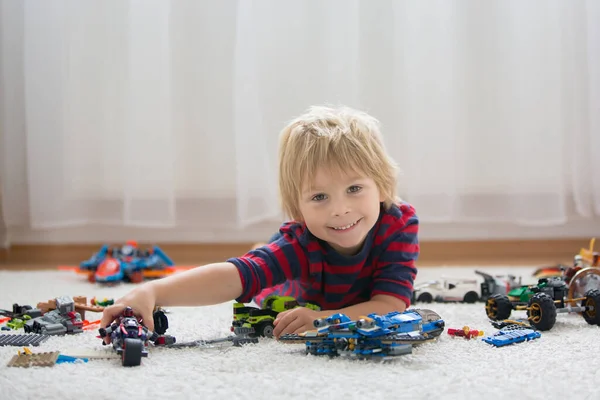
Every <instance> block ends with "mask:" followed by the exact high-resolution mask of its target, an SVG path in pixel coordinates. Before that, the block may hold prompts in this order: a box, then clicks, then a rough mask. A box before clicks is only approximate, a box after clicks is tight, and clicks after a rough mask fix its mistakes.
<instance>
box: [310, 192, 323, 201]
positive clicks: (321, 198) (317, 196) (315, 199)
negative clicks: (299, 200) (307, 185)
mask: <svg viewBox="0 0 600 400" xmlns="http://www.w3.org/2000/svg"><path fill="white" fill-rule="evenodd" d="M311 200H312V201H323V200H325V195H324V194H322V193H319V194H317V195H315V196H313V198H312V199H311Z"/></svg>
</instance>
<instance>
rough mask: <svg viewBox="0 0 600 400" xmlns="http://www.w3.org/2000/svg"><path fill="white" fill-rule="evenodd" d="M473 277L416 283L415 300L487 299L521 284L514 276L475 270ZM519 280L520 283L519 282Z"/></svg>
mask: <svg viewBox="0 0 600 400" xmlns="http://www.w3.org/2000/svg"><path fill="white" fill-rule="evenodd" d="M475 273H476V274H477V275H476V276H475V277H473V278H441V279H439V280H433V281H428V282H424V283H422V284H418V285H415V288H414V291H413V302H421V303H431V302H432V301H437V302H453V301H456V302H465V303H475V302H477V301H487V299H488V297H490V296H491V295H494V294H507V293H508V292H509V291H510V290H511V289H512V288H513V287H515V286H517V285H518V284H520V281H521V279H519V280H518V281H517V279H516V278H515V277H514V276H511V275H507V276H506V277H503V276H502V277H501V276H496V277H494V276H492V275H490V274H487V273H485V272H481V271H475ZM517 282H518V283H517Z"/></svg>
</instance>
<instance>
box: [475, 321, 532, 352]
mask: <svg viewBox="0 0 600 400" xmlns="http://www.w3.org/2000/svg"><path fill="white" fill-rule="evenodd" d="M517 327H518V328H517V329H502V330H500V331H498V332H497V333H495V334H494V335H492V336H487V337H484V338H483V339H481V340H483V341H484V342H486V343H488V344H491V345H492V346H495V347H503V346H508V345H511V344H515V343H522V342H526V341H529V340H535V339H539V338H540V337H541V336H542V335H541V333H540V332H538V331H535V330H533V329H527V328H523V327H521V326H518V325H517Z"/></svg>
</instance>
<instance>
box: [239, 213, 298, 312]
mask: <svg viewBox="0 0 600 400" xmlns="http://www.w3.org/2000/svg"><path fill="white" fill-rule="evenodd" d="M303 233H304V228H303V227H302V225H300V224H297V223H286V224H284V225H283V226H282V227H281V229H280V235H278V237H276V238H274V239H275V240H274V241H272V242H271V243H269V244H267V245H265V246H263V247H259V248H258V249H255V250H252V251H250V252H248V253H246V254H245V255H244V256H242V257H236V258H230V259H228V260H227V262H230V263H232V264H234V265H235V266H236V267H237V269H238V271H239V273H240V279H241V281H242V288H243V291H242V294H241V296H240V297H239V298H237V299H236V301H239V302H244V303H245V302H249V301H250V300H251V299H252V298H253V297H254V296H256V295H257V294H258V293H260V292H261V291H262V290H263V289H265V288H269V287H272V286H275V285H278V284H280V283H283V282H285V281H286V280H293V279H299V278H300V277H301V276H302V275H303V273H304V274H306V273H307V268H306V267H307V266H308V260H307V258H306V252H305V250H304V249H303V247H302V245H301V244H300V237H301V235H302V234H303Z"/></svg>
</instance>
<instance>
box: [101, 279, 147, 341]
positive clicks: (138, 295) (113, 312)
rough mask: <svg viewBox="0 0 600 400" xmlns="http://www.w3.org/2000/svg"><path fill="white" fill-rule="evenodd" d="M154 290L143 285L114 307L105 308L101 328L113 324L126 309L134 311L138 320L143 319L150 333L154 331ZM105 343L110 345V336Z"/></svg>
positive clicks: (118, 301)
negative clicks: (129, 308)
mask: <svg viewBox="0 0 600 400" xmlns="http://www.w3.org/2000/svg"><path fill="white" fill-rule="evenodd" d="M155 299H156V295H155V294H154V289H153V287H152V286H151V285H150V284H147V283H145V284H142V285H140V286H138V287H137V288H135V289H133V290H132V291H131V292H129V293H127V294H126V295H125V296H123V297H121V298H120V299H118V300H117V301H115V304H113V305H112V306H109V307H106V308H104V312H103V314H102V319H101V320H100V327H101V328H105V327H107V326H109V325H111V324H112V323H113V321H115V320H116V319H117V318H118V317H119V316H120V315H121V313H122V312H123V310H124V309H125V307H127V306H129V307H131V308H132V309H133V312H134V314H135V315H136V316H137V317H138V318H142V324H143V325H144V326H145V327H147V328H148V330H150V331H154V317H153V315H152V314H153V311H154V306H155V302H156V300H155ZM104 343H106V344H108V343H110V336H108V337H105V338H104Z"/></svg>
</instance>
